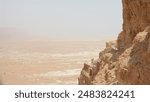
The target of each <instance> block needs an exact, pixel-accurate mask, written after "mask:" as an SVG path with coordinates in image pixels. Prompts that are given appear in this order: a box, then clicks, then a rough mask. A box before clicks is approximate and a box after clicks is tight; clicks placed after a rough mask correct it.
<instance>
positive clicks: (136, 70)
mask: <svg viewBox="0 0 150 102" xmlns="http://www.w3.org/2000/svg"><path fill="white" fill-rule="evenodd" d="M122 4H123V31H122V32H121V33H120V34H119V36H118V39H117V41H111V42H107V43H106V48H105V49H104V50H103V51H102V52H100V53H99V58H98V59H97V60H94V61H93V62H94V63H93V62H92V64H91V65H87V64H84V68H83V69H82V71H81V74H80V76H79V79H78V80H79V84H113V85H115V84H150V0H122Z"/></svg>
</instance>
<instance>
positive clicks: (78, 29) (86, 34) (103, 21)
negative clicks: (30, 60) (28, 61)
mask: <svg viewBox="0 0 150 102" xmlns="http://www.w3.org/2000/svg"><path fill="white" fill-rule="evenodd" d="M121 26H122V5H121V0H0V38H1V39H9V38H16V36H17V38H18V39H21V38H27V39H39V38H47V39H50V40H99V39H102V38H103V37H107V36H117V35H118V33H119V32H120V31H121V29H122V28H121Z"/></svg>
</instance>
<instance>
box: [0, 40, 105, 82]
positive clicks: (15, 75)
mask: <svg viewBox="0 0 150 102" xmlns="http://www.w3.org/2000/svg"><path fill="white" fill-rule="evenodd" d="M102 48H104V41H78V42H73V41H72V42H71V41H69V42H68V41H47V42H46V41H45V42H43V41H42V42H41V41H32V42H31V41H30V42H7V43H6V42H0V84H8V85H10V84H44V85H45V84H77V79H78V76H79V74H80V70H81V69H82V67H83V63H84V62H89V61H90V59H91V58H94V57H95V58H97V57H98V53H99V51H100V50H101V49H102Z"/></svg>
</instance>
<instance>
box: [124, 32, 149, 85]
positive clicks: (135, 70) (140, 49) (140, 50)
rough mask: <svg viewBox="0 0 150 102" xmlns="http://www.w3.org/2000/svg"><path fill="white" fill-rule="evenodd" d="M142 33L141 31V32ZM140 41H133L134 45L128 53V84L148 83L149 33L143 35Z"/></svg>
mask: <svg viewBox="0 0 150 102" xmlns="http://www.w3.org/2000/svg"><path fill="white" fill-rule="evenodd" d="M142 33H143V32H142ZM143 37H145V39H143V40H142V41H139V40H138V41H136V42H134V43H135V44H134V46H133V48H132V50H131V53H130V60H129V61H128V68H129V69H128V70H129V72H128V75H129V76H126V77H130V76H132V77H131V78H129V80H128V84H134V85H135V84H136V85H137V84H139V85H150V78H149V74H150V67H149V66H150V60H149V58H150V54H149V53H148V48H149V41H150V33H147V35H143V36H142V37H141V38H140V39H142V38H143Z"/></svg>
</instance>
